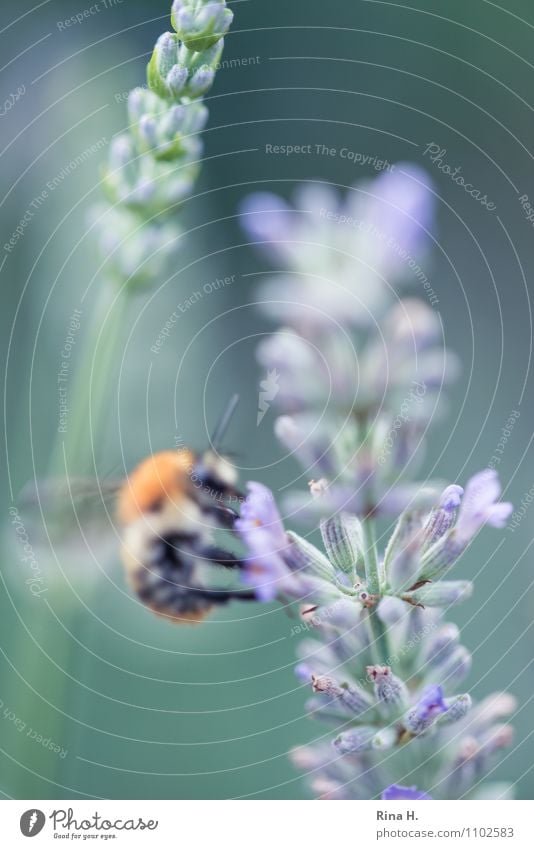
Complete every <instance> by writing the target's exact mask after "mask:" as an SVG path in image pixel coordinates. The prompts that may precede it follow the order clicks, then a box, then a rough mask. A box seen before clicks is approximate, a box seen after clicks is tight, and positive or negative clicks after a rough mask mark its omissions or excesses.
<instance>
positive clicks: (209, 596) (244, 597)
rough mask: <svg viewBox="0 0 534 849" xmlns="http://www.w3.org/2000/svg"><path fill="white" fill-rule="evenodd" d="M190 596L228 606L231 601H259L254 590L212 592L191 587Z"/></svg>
mask: <svg viewBox="0 0 534 849" xmlns="http://www.w3.org/2000/svg"><path fill="white" fill-rule="evenodd" d="M189 592H190V595H191V596H196V597H197V598H202V599H205V600H206V601H211V602H213V603H214V604H228V602H230V601H258V597H257V595H256V593H255V592H253V591H252V590H244V591H239V590H210V589H204V588H203V587H191V589H190V591H189Z"/></svg>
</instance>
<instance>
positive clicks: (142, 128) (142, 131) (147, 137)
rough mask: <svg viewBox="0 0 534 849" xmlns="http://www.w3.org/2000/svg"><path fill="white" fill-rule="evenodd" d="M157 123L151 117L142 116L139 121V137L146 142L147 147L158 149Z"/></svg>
mask: <svg viewBox="0 0 534 849" xmlns="http://www.w3.org/2000/svg"><path fill="white" fill-rule="evenodd" d="M157 129H158V127H157V124H156V121H155V120H154V119H153V118H151V117H150V116H149V115H142V116H141V119H140V121H139V135H140V137H141V140H142V141H143V142H144V145H145V147H147V148H151V147H156V145H157V144H158V134H157Z"/></svg>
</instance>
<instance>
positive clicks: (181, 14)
mask: <svg viewBox="0 0 534 849" xmlns="http://www.w3.org/2000/svg"><path fill="white" fill-rule="evenodd" d="M233 17H234V16H233V13H232V12H231V11H230V10H229V9H227V8H226V3H225V2H224V0H211V1H210V2H208V3H206V4H205V5H200V4H199V3H198V0H174V3H173V4H172V12H171V21H172V25H173V27H174V29H175V30H176V32H177V33H178V36H179V37H180V39H181V40H182V41H183V43H184V44H185V45H186V47H187V48H188V49H189V50H194V51H196V52H199V51H204V50H208V49H209V48H210V47H212V45H214V44H216V43H217V41H219V39H220V38H221V37H222V36H223V35H225V34H226V33H227V32H228V30H229V28H230V24H231V23H232V20H233Z"/></svg>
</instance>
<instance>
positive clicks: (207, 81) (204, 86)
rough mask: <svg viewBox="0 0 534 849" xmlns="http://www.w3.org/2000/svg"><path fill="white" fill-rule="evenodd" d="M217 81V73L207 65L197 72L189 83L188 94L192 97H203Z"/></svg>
mask: <svg viewBox="0 0 534 849" xmlns="http://www.w3.org/2000/svg"><path fill="white" fill-rule="evenodd" d="M214 79H215V71H214V70H213V68H209V67H208V66H207V65H203V66H202V67H201V68H199V69H198V71H196V72H195V73H194V74H193V76H192V77H191V79H190V81H189V85H188V87H187V93H188V94H189V96H190V97H201V96H202V95H203V94H206V92H207V91H209V89H210V88H211V87H212V85H213V80H214Z"/></svg>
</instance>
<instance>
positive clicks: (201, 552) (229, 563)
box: [195, 545, 244, 569]
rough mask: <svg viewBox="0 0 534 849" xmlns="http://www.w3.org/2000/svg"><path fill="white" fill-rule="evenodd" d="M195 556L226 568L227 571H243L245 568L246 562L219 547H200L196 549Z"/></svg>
mask: <svg viewBox="0 0 534 849" xmlns="http://www.w3.org/2000/svg"><path fill="white" fill-rule="evenodd" d="M195 554H196V555H197V557H201V558H202V559H203V560H210V561H211V562H212V563H217V565H219V566H226V568H227V569H241V568H242V567H243V566H244V560H243V559H242V558H241V557H236V555H235V554H232V553H231V552H230V551H226V549H224V548H219V547H218V546H217V545H203V546H198V547H196V548H195Z"/></svg>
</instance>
